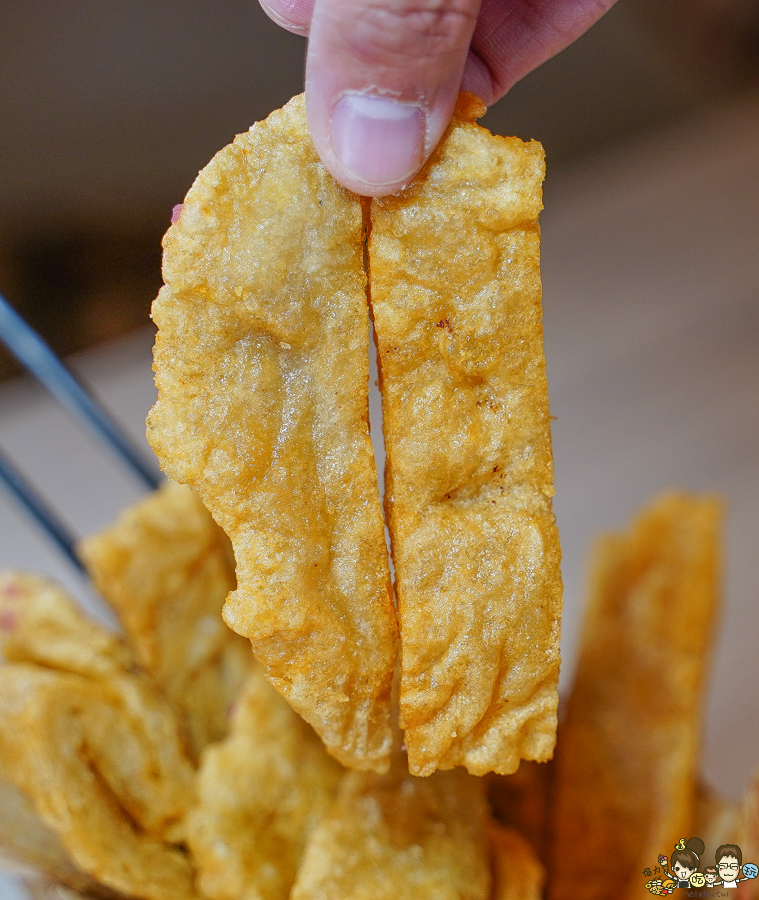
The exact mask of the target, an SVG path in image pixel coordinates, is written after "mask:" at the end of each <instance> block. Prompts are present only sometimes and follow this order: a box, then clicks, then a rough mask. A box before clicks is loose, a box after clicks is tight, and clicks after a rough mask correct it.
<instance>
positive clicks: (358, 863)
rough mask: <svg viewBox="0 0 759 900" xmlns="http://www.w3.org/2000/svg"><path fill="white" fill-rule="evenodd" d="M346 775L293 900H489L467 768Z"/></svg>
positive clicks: (474, 786)
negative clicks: (427, 774)
mask: <svg viewBox="0 0 759 900" xmlns="http://www.w3.org/2000/svg"><path fill="white" fill-rule="evenodd" d="M404 769H405V763H403V764H402V765H401V764H400V763H397V764H396V765H394V770H393V771H391V772H390V773H389V774H387V775H381V776H378V775H373V774H367V773H358V772H348V773H346V775H345V776H344V778H343V781H342V783H341V785H340V792H339V795H338V800H337V802H336V804H335V806H334V807H333V808H332V810H331V811H330V813H328V815H327V816H326V817H325V818H324V819H322V821H321V822H320V824H319V825H318V826H317V827H316V829H315V830H314V832H313V834H312V835H311V839H310V841H309V842H308V845H307V847H306V853H305V856H304V858H303V862H302V863H301V867H300V870H299V872H298V879H297V881H296V883H295V887H294V888H293V892H292V895H291V896H292V900H337V898H343V897H350V898H351V900H487V898H489V897H490V866H489V860H488V852H487V835H486V831H485V826H486V820H487V807H486V803H485V797H484V790H483V788H484V785H483V783H482V782H481V781H478V780H477V779H475V778H472V777H471V776H469V775H467V774H466V773H465V772H461V771H458V772H438V773H436V774H435V775H432V776H431V777H429V778H424V779H419V778H413V777H411V776H409V775H408V772H407V771H405V772H404Z"/></svg>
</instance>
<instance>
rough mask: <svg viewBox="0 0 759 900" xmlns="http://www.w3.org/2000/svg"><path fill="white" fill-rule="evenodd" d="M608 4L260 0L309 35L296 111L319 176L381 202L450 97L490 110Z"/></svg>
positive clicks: (410, 169)
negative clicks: (303, 120) (323, 171)
mask: <svg viewBox="0 0 759 900" xmlns="http://www.w3.org/2000/svg"><path fill="white" fill-rule="evenodd" d="M614 2H615V0H261V5H262V6H263V8H264V10H265V12H266V13H267V14H268V15H269V16H270V18H272V19H273V20H274V21H275V22H276V23H277V24H279V25H281V26H282V27H283V28H286V29H287V30H288V31H293V32H295V33H296V34H302V35H308V38H309V42H308V56H307V60H306V106H307V109H308V120H309V125H310V128H311V134H312V136H313V139H314V144H315V145H316V149H317V151H318V153H319V156H320V157H321V159H322V162H323V163H324V165H325V166H326V167H327V169H329V171H330V172H331V173H332V175H333V176H334V177H335V178H336V179H337V180H338V181H339V182H340V183H341V184H343V185H344V186H345V187H347V188H350V189H351V190H352V191H355V192H357V193H359V194H366V195H369V196H374V197H381V196H384V195H386V194H391V193H394V192H395V191H397V190H399V189H400V188H401V187H402V186H403V185H404V184H406V183H407V182H408V181H409V180H410V179H411V178H413V176H414V175H415V174H416V173H417V172H418V171H419V169H420V168H421V166H422V165H423V163H424V162H425V160H426V159H427V157H428V156H429V155H430V153H431V152H432V151H433V150H434V148H435V146H436V145H437V142H438V141H439V140H440V138H441V137H442V134H443V132H444V131H445V129H446V127H447V125H448V123H449V121H450V119H451V114H452V113H453V107H454V105H455V102H456V96H457V94H458V92H459V90H466V91H472V92H473V93H475V94H477V96H479V97H480V98H481V99H482V100H483V101H484V102H485V104H491V103H494V102H495V101H496V100H498V99H499V98H500V97H502V96H503V95H504V94H505V93H506V92H507V91H508V90H509V88H510V87H511V86H512V85H513V84H515V83H516V82H517V81H519V79H520V78H523V77H524V76H525V75H526V74H527V73H528V72H530V71H532V69H534V68H536V67H537V66H539V65H540V64H541V63H542V62H545V60H547V59H549V58H550V57H551V56H554V55H555V54H556V53H558V52H559V51H560V50H563V49H564V47H566V46H567V45H569V44H571V43H572V41H574V40H575V39H576V38H578V37H579V36H580V35H581V34H582V33H583V32H584V31H586V30H587V29H588V28H589V27H590V26H591V25H592V24H593V23H594V22H595V21H596V20H597V19H599V18H600V17H601V16H602V15H603V14H604V13H605V12H606V11H607V10H608V9H609V8H610V7H611V6H612V5H613V4H614Z"/></svg>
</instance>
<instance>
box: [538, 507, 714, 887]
mask: <svg viewBox="0 0 759 900" xmlns="http://www.w3.org/2000/svg"><path fill="white" fill-rule="evenodd" d="M720 521H721V508H720V505H719V504H718V503H717V502H716V501H715V500H713V499H711V498H695V497H690V496H688V495H684V494H668V495H664V496H662V497H660V498H659V499H658V500H656V501H655V502H654V503H653V504H652V505H651V506H650V507H649V508H647V509H646V510H645V511H644V512H643V513H642V514H641V515H640V516H639V517H638V518H637V519H636V521H635V522H634V523H633V525H632V527H631V529H630V530H629V531H628V532H627V533H626V534H619V535H612V536H608V537H606V538H605V539H602V540H601V541H600V542H599V543H598V546H597V548H596V551H595V555H594V561H593V569H592V581H591V592H590V602H589V606H588V610H587V612H586V615H585V623H584V626H583V635H582V645H581V649H580V657H579V663H578V669H577V676H576V681H575V685H574V688H573V690H572V694H571V697H570V699H569V703H568V707H567V718H566V721H565V722H564V723H563V724H562V727H561V729H560V736H559V745H558V748H557V756H556V765H555V776H554V777H555V781H554V791H555V798H554V814H553V815H554V824H553V849H552V852H551V854H550V859H551V871H550V883H551V891H550V897H551V898H552V900H607V898H608V897H612V896H615V897H626V896H628V895H629V897H630V898H634V897H639V896H640V892H641V889H642V885H641V880H640V872H641V871H642V870H643V869H644V868H645V867H646V866H648V865H650V863H651V860H655V859H656V858H657V857H658V855H659V854H660V853H662V851H665V852H666V848H668V847H673V846H674V845H675V844H676V843H677V841H678V840H679V839H680V838H682V837H683V836H684V835H685V836H690V835H692V834H694V833H695V832H694V831H693V827H694V814H695V801H696V791H697V774H698V772H697V767H698V749H699V735H700V730H701V709H702V703H703V688H704V683H705V672H706V663H707V661H708V653H709V649H710V647H711V644H712V636H713V631H714V616H715V612H716V606H717V582H718V578H719V568H720V550H719V527H720Z"/></svg>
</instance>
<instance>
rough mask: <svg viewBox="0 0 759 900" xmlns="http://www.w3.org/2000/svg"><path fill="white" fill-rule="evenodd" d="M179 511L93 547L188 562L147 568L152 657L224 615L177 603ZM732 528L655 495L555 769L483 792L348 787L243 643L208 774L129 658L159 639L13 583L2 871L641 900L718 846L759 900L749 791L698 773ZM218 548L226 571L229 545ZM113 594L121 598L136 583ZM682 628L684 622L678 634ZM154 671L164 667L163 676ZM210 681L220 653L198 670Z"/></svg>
mask: <svg viewBox="0 0 759 900" xmlns="http://www.w3.org/2000/svg"><path fill="white" fill-rule="evenodd" d="M188 496H189V492H188V490H187V489H186V488H177V487H176V486H173V485H170V486H168V487H167V488H165V489H164V490H163V491H161V492H160V493H158V494H157V495H155V496H153V497H150V498H148V499H146V500H145V501H143V502H142V503H141V504H138V505H137V506H136V507H135V508H133V509H131V510H128V511H127V513H126V514H125V516H124V517H122V519H121V520H120V522H119V523H117V524H116V525H115V526H114V527H113V528H112V529H109V530H108V531H107V532H105V533H104V534H103V535H100V536H97V537H96V538H94V539H91V543H92V544H94V543H96V542H97V541H105V542H106V545H108V542H109V541H113V540H114V536H116V535H121V536H122V537H123V528H124V523H125V522H132V523H139V522H143V523H144V522H146V521H161V522H162V523H163V527H164V534H165V536H166V542H167V546H171V544H172V541H171V537H170V535H171V532H172V527H171V523H172V522H173V523H174V529H175V534H176V537H177V541H179V538H180V536H182V540H185V541H186V542H187V547H186V550H187V555H185V554H183V553H182V552H180V548H179V547H178V546H177V547H174V550H173V552H172V554H171V558H172V559H173V560H174V566H175V568H174V571H173V575H172V573H171V572H170V571H169V570H167V569H166V568H161V567H160V566H158V567H157V568H156V571H155V574H154V577H153V578H151V577H150V574H149V572H146V573H145V581H144V591H145V595H146V597H147V598H149V604H148V605H150V604H152V605H153V607H154V615H153V621H155V622H157V623H160V622H162V621H165V620H166V617H167V616H168V615H169V610H170V608H171V606H172V604H177V611H178V622H180V623H181V627H179V628H178V630H177V637H176V641H177V643H176V644H172V643H171V642H167V643H164V642H162V641H157V643H156V644H155V645H154V646H156V647H158V648H161V647H164V648H165V652H166V653H167V654H168V655H169V656H170V657H171V658H174V659H179V658H180V657H181V652H180V651H181V646H182V642H183V641H185V642H186V643H185V647H186V649H187V651H188V654H187V655H188V656H190V655H191V654H190V652H189V651H191V650H192V648H193V647H194V646H195V641H196V637H195V636H196V635H197V634H198V633H199V631H200V632H202V628H201V627H200V623H201V622H202V621H203V619H204V617H205V616H206V615H207V614H209V611H210V610H212V609H216V611H217V612H218V606H219V602H220V601H219V591H218V590H215V591H209V592H208V594H207V595H206V596H207V608H206V609H205V610H204V608H203V604H202V602H200V600H199V598H196V601H197V602H193V603H189V604H185V603H184V602H183V601H182V600H181V598H182V597H184V596H186V595H185V594H184V593H183V592H182V591H180V590H178V589H177V586H181V585H183V584H185V586H186V579H187V559H188V558H189V557H190V556H194V558H195V559H196V561H197V565H198V570H199V571H203V570H204V565H203V554H202V553H200V552H199V550H198V544H197V541H196V537H197V533H196V532H195V531H194V529H193V528H188V518H187V515H186V514H185V513H187V508H188V507H187V505H188V504H189V500H188ZM180 512H181V513H182V514H181V515H180V514H179V513H180ZM201 518H202V516H200V514H199V519H198V521H199V520H200V519H201ZM720 518H721V517H720V508H719V504H717V503H716V502H715V501H714V500H713V499H711V498H708V497H706V498H697V497H691V496H688V495H684V494H670V495H665V496H663V497H660V498H658V499H657V500H655V501H654V503H653V504H651V506H650V507H649V508H647V509H646V510H644V511H643V512H642V513H641V515H640V516H639V517H638V518H637V519H636V521H635V522H634V523H633V524H632V526H631V528H630V529H629V531H628V532H627V533H625V534H622V535H616V536H611V537H609V538H605V539H604V540H603V541H602V542H601V543H600V544H599V548H598V550H597V552H596V556H595V559H596V562H595V568H594V573H595V574H594V579H593V586H592V593H591V602H590V604H589V607H588V610H587V615H586V621H585V625H584V636H583V642H582V649H581V654H580V660H579V665H578V670H577V683H576V686H575V688H574V690H573V692H572V694H571V696H570V698H569V703H568V715H567V719H566V721H565V722H564V723H563V724H562V726H561V728H560V732H559V754H558V756H557V759H556V761H555V762H554V763H549V764H542V765H541V764H537V763H533V764H526V763H523V767H522V768H520V771H519V772H518V773H517V774H516V775H511V776H501V775H490V776H488V777H487V778H477V777H475V776H472V775H469V774H467V773H466V772H464V771H463V770H462V769H458V770H456V771H452V772H436V773H434V774H432V775H430V776H427V777H423V778H420V777H414V776H411V775H409V772H408V768H407V766H406V763H405V759H404V757H405V754H404V752H403V750H402V749H401V748H399V745H398V744H397V743H396V746H395V750H394V752H393V756H392V766H391V769H390V771H389V772H388V773H386V774H383V775H380V774H376V773H372V772H356V771H350V770H345V769H342V768H341V766H340V765H339V764H338V763H337V762H335V760H334V759H333V758H332V757H331V756H329V755H328V754H327V752H326V750H325V748H324V746H323V744H322V742H321V740H320V739H319V737H318V736H317V735H316V734H315V732H314V731H313V730H312V729H311V728H310V727H309V726H308V725H307V724H306V723H305V722H304V721H303V720H302V719H301V718H300V717H299V716H298V715H297V714H296V713H295V712H294V711H293V710H292V708H291V707H290V706H289V705H288V703H287V702H286V701H285V700H284V699H283V698H282V697H281V696H280V695H279V693H278V692H277V691H276V690H274V688H273V687H272V686H271V685H270V683H269V682H268V680H267V679H266V677H265V675H264V672H263V670H262V669H261V667H259V666H258V665H257V664H256V663H255V662H254V661H253V658H252V655H251V654H250V652H249V650H248V647H247V644H243V645H242V646H243V647H244V648H245V649H246V651H248V656H247V660H246V661H245V677H244V679H243V683H242V687H241V688H240V689H239V691H238V692H237V695H236V696H235V699H234V701H233V704H232V709H231V710H230V718H229V720H228V722H227V724H226V728H225V729H224V730H225V732H226V736H225V737H224V738H223V739H222V740H220V741H215V742H211V743H208V744H207V745H206V746H205V747H204V749H203V750H202V752H201V754H200V760H199V764H198V766H197V767H195V766H194V764H193V762H192V759H191V756H190V754H189V753H188V752H186V746H187V747H189V746H190V732H189V730H188V729H186V728H184V727H183V726H182V722H183V720H184V718H185V717H186V716H187V714H188V712H187V707H184V706H182V704H181V703H180V702H179V701H178V700H177V701H172V700H170V699H168V698H167V696H166V692H167V690H168V687H167V685H168V684H170V683H171V682H170V681H167V682H164V683H163V684H161V685H159V683H158V682H157V680H156V679H155V678H154V677H153V676H152V675H150V674H148V673H146V672H145V670H144V669H143V668H142V667H141V666H140V665H139V663H138V661H137V659H136V658H135V655H134V653H133V652H132V650H131V649H130V648H132V647H136V646H137V645H138V644H139V641H140V640H141V639H142V640H144V641H146V642H147V643H148V644H150V641H149V640H148V639H149V638H150V634H149V629H148V630H137V631H136V632H134V633H132V634H128V635H125V636H124V637H123V638H122V637H119V636H117V635H114V634H111V633H110V632H108V631H106V630H105V629H104V628H102V627H101V626H99V625H97V624H95V623H94V622H92V621H91V620H89V619H88V618H86V617H85V616H84V615H82V613H81V612H80V611H79V610H78V609H77V607H76V606H75V605H74V604H73V603H72V602H71V601H70V600H69V599H68V598H67V597H66V595H65V594H64V593H63V592H62V591H61V590H60V589H59V588H57V587H56V586H55V585H53V584H51V583H50V582H49V581H47V580H45V579H42V578H37V577H34V576H29V575H19V574H8V573H6V574H3V575H1V576H0V644H1V646H2V652H3V656H4V659H5V662H4V663H3V664H0V866H5V867H7V866H10V867H11V868H13V869H14V870H15V871H19V870H21V871H23V872H26V873H27V875H28V873H29V872H30V870H33V871H34V872H36V873H38V874H36V875H34V876H28V879H27V884H28V886H29V888H30V892H31V895H32V900H86V898H100V900H126V898H128V897H132V898H136V900H185V898H186V900H203V898H208V900H383V898H387V900H406V898H408V900H412V898H413V900H445V898H451V900H540V898H541V897H543V896H546V897H548V898H552V897H554V896H559V897H564V896H571V897H573V898H579V900H584V898H589V900H590V898H595V897H602V896H603V897H605V898H606V897H611V896H625V897H629V898H631V900H632V898H637V897H641V896H644V895H645V893H646V889H648V891H650V892H651V893H655V894H656V893H658V894H662V893H665V892H666V891H668V890H671V886H669V885H670V882H671V881H672V879H671V878H669V877H668V876H665V877H664V878H662V877H659V878H658V880H657V879H655V878H648V881H647V880H646V879H647V876H645V875H644V874H642V873H643V871H645V869H644V866H647V865H653V864H654V862H655V860H656V858H657V856H658V854H659V853H661V852H662V851H667V850H669V851H670V852H671V849H670V848H671V847H672V846H674V845H675V843H684V838H687V837H689V836H691V835H697V836H699V837H700V838H702V839H703V842H704V843H705V844H706V847H707V848H708V850H707V856H705V857H703V860H704V861H705V862H706V863H708V862H709V854H711V855H713V854H714V850H715V848H716V847H717V846H718V845H720V844H724V843H730V844H735V845H737V846H739V847H742V848H743V863H744V867H743V872H744V881H742V882H741V884H740V885H739V887H740V891H739V892H737V893H738V896H743V897H747V898H751V897H754V898H756V897H757V896H759V892H758V891H757V882H758V881H759V879H753V880H752V877H751V874H750V873H751V871H752V869H753V866H752V865H751V863H754V862H755V861H756V860H757V859H759V799H758V798H759V774H755V775H754V777H753V779H752V782H751V783H750V785H749V788H748V791H747V792H746V796H745V799H744V801H743V803H742V804H735V803H732V802H729V801H726V800H725V799H724V798H722V797H720V796H719V794H718V793H717V792H716V791H714V790H713V789H710V788H708V787H705V786H704V785H702V784H701V782H700V780H699V777H698V766H697V758H698V757H697V754H698V717H699V710H700V706H701V703H702V701H703V692H704V688H705V679H704V677H703V671H704V666H705V659H706V656H707V651H708V647H709V644H710V641H711V636H712V634H713V632H714V616H715V612H716V603H715V595H716V584H715V582H716V578H717V573H718V569H719V565H718V564H719V558H720V548H719V537H718V529H719V523H720ZM213 529H214V526H212V525H209V524H208V523H207V532H206V536H207V537H209V538H210V537H212V536H213ZM193 535H195V537H194V536H193ZM217 537H218V536H217ZM222 545H223V543H222ZM205 546H206V548H207V549H206V552H207V553H208V555H209V557H210V559H211V560H214V562H212V563H208V565H209V566H210V567H211V569H213V568H214V567H215V566H216V565H217V564H218V556H217V549H218V544H217V541H216V540H208V541H206V543H205ZM148 555H149V554H148ZM104 571H105V570H104ZM103 577H104V582H103V584H104V588H105V589H107V590H105V593H106V594H108V595H109V596H119V590H118V589H117V586H118V585H119V584H123V581H122V578H123V572H122V571H121V570H120V569H119V568H118V567H116V568H114V569H113V570H112V574H111V575H105V574H104V575H103ZM109 578H113V579H114V583H110V582H109ZM158 584H160V585H162V586H163V588H164V589H165V595H164V596H165V598H166V600H165V604H164V603H163V602H162V601H161V599H160V596H159V595H160V589H159V588H158ZM217 587H218V586H217ZM139 593H140V591H139V590H138V594H139ZM135 602H136V603H137V605H138V608H139V603H138V602H137V601H135ZM147 603H148V601H146V604H147ZM683 608H685V609H686V610H687V616H685V620H686V624H685V625H683V621H682V620H683V617H682V616H681V615H680V613H681V611H682V609H683ZM179 613H181V615H180V614H179ZM671 616H675V617H679V618H678V621H679V622H680V624H681V625H683V627H682V628H672V627H668V626H669V622H670V618H671ZM122 617H123V621H124V622H125V623H126V622H129V621H132V620H131V619H130V618H129V617H128V616H127V615H126V614H125V613H124V611H123V610H122ZM231 640H232V641H233V642H234V641H236V640H237V639H236V638H235V637H234V636H231ZM221 643H222V644H223V642H221ZM161 652H162V651H161V650H159V651H158V655H157V656H156V657H153V666H154V669H153V671H154V672H162V671H166V669H165V660H162V658H161ZM217 664H218V657H217V656H215V655H213V654H207V655H205V657H204V662H203V663H202V664H201V668H202V667H205V668H207V669H209V670H211V671H212V672H214V671H216V669H217ZM189 669H190V667H189V666H188V669H187V671H189ZM195 675H196V677H197V678H199V679H200V681H201V682H202V683H205V684H216V685H218V683H219V682H218V680H216V679H215V678H209V679H208V680H207V679H206V678H205V676H204V675H203V672H202V671H200V670H198V671H196V673H195ZM225 690H226V689H225ZM220 696H225V694H224V692H222V693H221V695H220ZM652 700H653V701H656V702H652ZM185 744H186V746H185ZM486 791H487V799H486V796H485V792H486ZM488 800H489V801H490V802H489V803H488ZM589 809H590V814H589ZM578 824H579V825H580V827H581V828H582V832H581V833H580V832H578V830H577V826H578ZM666 841H669V844H667V843H666ZM572 854H575V857H576V858H579V859H580V860H581V861H582V870H581V871H580V870H578V867H577V864H576V863H575V862H574V859H575V857H573V855H572ZM541 858H542V861H541ZM626 860H631V861H632V862H626ZM610 861H611V862H612V863H614V864H615V865H616V868H614V870H613V871H611V869H610ZM544 862H545V863H548V864H549V866H550V873H549V878H548V881H546V873H545V869H544V867H543V863H544ZM747 863H748V865H746V864H747ZM623 865H624V866H626V868H623ZM696 874H697V875H700V874H701V873H700V872H699V873H696ZM570 879H573V881H572V882H571V884H570ZM673 883H674V882H673ZM61 885H65V886H66V890H62V889H61V887H60V886H61Z"/></svg>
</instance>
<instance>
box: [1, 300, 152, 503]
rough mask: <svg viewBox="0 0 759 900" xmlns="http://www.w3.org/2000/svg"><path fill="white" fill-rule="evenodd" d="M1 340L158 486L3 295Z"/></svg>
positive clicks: (130, 464)
mask: <svg viewBox="0 0 759 900" xmlns="http://www.w3.org/2000/svg"><path fill="white" fill-rule="evenodd" d="M0 341H2V342H3V344H5V346H6V347H7V348H8V350H9V351H10V352H11V353H12V354H13V355H14V356H15V357H16V359H17V360H18V361H19V363H21V365H22V366H23V367H24V368H25V369H26V370H27V371H28V372H30V373H31V374H32V375H34V376H35V377H36V378H37V379H38V380H39V381H40V382H41V383H42V384H43V385H44V386H45V387H46V388H47V389H48V390H49V391H50V393H51V394H52V395H53V396H54V397H55V398H56V399H57V400H58V401H59V402H60V403H62V404H63V406H65V407H66V408H67V409H68V410H69V411H70V412H71V413H73V414H74V415H75V416H77V418H79V419H80V420H81V421H83V422H84V423H85V424H86V425H87V426H88V427H89V428H90V429H92V431H94V433H95V435H96V436H97V437H99V438H100V439H101V440H103V441H105V442H106V443H107V444H108V446H110V447H111V449H112V450H113V451H114V452H115V453H116V455H117V456H119V457H120V458H121V459H122V460H123V462H124V463H126V465H127V466H128V467H129V468H130V469H131V470H132V472H134V473H135V474H136V475H137V477H138V478H140V479H141V480H142V482H143V483H144V484H145V485H146V486H147V487H148V488H150V489H151V490H155V488H157V487H158V485H159V484H160V477H159V475H158V473H157V472H156V471H155V469H154V467H153V466H151V465H149V464H148V463H147V462H146V461H145V460H144V459H143V457H142V454H141V453H140V452H139V450H137V448H136V447H135V446H134V445H133V444H132V442H131V440H130V439H129V438H128V437H127V436H126V434H125V433H124V432H123V431H122V430H121V428H120V427H119V426H118V425H117V424H116V422H114V420H113V419H112V418H111V417H110V416H109V415H108V414H107V413H106V412H105V411H104V410H103V409H102V408H101V407H100V406H99V404H98V403H97V401H96V400H95V399H94V398H93V397H92V396H91V395H90V393H89V392H88V391H87V390H86V389H85V388H84V387H83V385H82V384H81V383H80V382H79V381H78V380H77V378H76V377H75V376H74V374H73V373H72V372H71V371H70V370H69V369H68V368H67V367H66V365H65V364H64V363H63V362H62V361H61V360H60V359H59V358H58V357H57V356H56V354H55V353H54V352H53V351H52V350H51V349H50V347H49V346H48V345H47V344H46V343H45V341H44V340H43V339H42V338H41V337H40V336H39V335H38V334H37V332H36V331H34V329H33V328H31V327H30V326H29V325H28V324H27V323H26V322H25V321H24V319H23V318H22V317H21V316H20V315H19V314H18V313H17V312H16V311H15V310H14V309H13V307H12V306H11V305H10V304H9V303H8V301H7V300H6V299H5V298H4V297H3V296H2V295H0Z"/></svg>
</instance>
